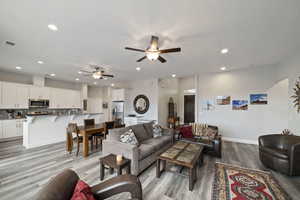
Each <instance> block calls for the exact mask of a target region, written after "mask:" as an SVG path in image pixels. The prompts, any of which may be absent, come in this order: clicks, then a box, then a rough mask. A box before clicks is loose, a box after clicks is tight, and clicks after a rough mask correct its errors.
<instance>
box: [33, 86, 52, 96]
mask: <svg viewBox="0 0 300 200" xmlns="http://www.w3.org/2000/svg"><path fill="white" fill-rule="evenodd" d="M29 98H30V99H50V88H48V87H38V86H31V87H30V89H29Z"/></svg>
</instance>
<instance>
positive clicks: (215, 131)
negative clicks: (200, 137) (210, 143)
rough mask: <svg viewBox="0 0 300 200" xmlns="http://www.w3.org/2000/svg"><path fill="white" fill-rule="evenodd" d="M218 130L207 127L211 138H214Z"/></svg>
mask: <svg viewBox="0 0 300 200" xmlns="http://www.w3.org/2000/svg"><path fill="white" fill-rule="evenodd" d="M217 133H218V132H217V130H214V129H212V128H207V137H208V139H210V140H214V139H215V138H216V136H217Z"/></svg>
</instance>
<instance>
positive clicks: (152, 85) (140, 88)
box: [118, 79, 158, 120]
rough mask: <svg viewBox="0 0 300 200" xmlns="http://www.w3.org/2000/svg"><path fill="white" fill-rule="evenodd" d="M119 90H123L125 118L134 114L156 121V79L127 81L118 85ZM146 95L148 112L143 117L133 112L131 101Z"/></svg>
mask: <svg viewBox="0 0 300 200" xmlns="http://www.w3.org/2000/svg"><path fill="white" fill-rule="evenodd" d="M118 86H119V87H120V88H125V89H126V90H125V105H124V107H125V108H124V110H125V116H127V115H128V114H136V115H139V116H143V117H144V119H147V120H158V79H149V80H139V81H128V82H124V83H121V84H118ZM140 94H143V95H146V96H147V97H148V99H149V101H150V106H149V110H148V112H146V113H145V114H143V115H140V114H137V113H136V112H135V111H134V107H133V101H134V98H135V97H136V96H137V95H140Z"/></svg>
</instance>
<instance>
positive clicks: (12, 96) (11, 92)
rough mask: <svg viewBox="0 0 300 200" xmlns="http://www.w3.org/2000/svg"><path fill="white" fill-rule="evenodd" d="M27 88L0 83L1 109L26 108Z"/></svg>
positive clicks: (20, 85)
mask: <svg viewBox="0 0 300 200" xmlns="http://www.w3.org/2000/svg"><path fill="white" fill-rule="evenodd" d="M28 99H29V88H28V86H27V85H22V84H15V83H8V82H2V102H1V108H11V109H13V108H22V109H26V108H28Z"/></svg>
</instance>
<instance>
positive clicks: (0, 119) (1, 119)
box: [0, 117, 26, 121]
mask: <svg viewBox="0 0 300 200" xmlns="http://www.w3.org/2000/svg"><path fill="white" fill-rule="evenodd" d="M18 119H26V118H25V117H24V118H0V121H4V120H18Z"/></svg>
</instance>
